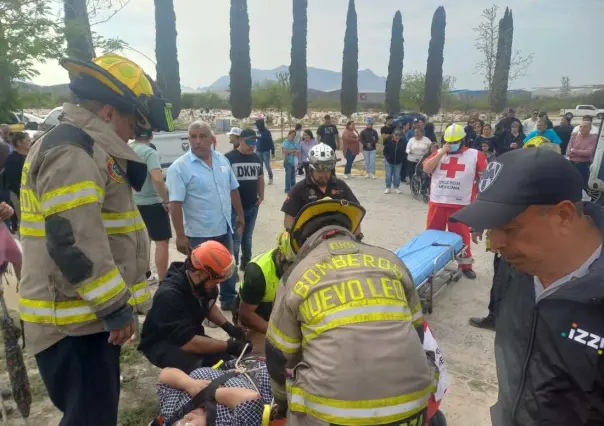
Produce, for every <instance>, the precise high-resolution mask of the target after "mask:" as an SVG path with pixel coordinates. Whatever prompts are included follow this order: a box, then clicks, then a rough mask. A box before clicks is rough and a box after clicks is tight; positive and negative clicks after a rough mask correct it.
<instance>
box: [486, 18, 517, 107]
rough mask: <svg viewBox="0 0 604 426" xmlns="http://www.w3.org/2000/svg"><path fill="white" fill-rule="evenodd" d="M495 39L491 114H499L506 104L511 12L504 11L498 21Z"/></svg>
mask: <svg viewBox="0 0 604 426" xmlns="http://www.w3.org/2000/svg"><path fill="white" fill-rule="evenodd" d="M498 34H499V35H498V39H497V56H496V60H495V71H494V72H493V84H492V87H491V94H490V96H491V99H490V107H491V111H492V112H500V111H502V110H503V108H505V105H506V104H507V94H508V83H509V78H510V66H511V62H512V41H513V39H514V18H513V17H512V11H511V10H509V9H508V8H506V9H505V13H504V15H503V18H501V20H500V21H499V33H498Z"/></svg>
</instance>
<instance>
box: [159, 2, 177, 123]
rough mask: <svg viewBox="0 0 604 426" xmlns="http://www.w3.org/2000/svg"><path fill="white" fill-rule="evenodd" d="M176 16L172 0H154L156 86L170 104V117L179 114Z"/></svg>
mask: <svg viewBox="0 0 604 426" xmlns="http://www.w3.org/2000/svg"><path fill="white" fill-rule="evenodd" d="M176 35H177V33H176V14H175V13H174V2H173V0H155V57H156V59H157V65H156V72H157V78H156V80H157V85H158V86H159V88H160V89H161V91H162V95H163V96H164V97H166V98H167V99H168V100H169V101H170V103H171V104H172V117H173V118H174V119H176V118H178V115H179V114H180V98H181V89H180V69H179V65H178V49H177V46H176Z"/></svg>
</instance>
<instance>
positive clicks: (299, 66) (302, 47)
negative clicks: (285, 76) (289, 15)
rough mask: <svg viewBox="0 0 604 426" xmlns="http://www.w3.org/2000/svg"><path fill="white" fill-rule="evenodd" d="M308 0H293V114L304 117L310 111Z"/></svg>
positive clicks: (291, 72) (290, 68) (291, 70)
mask: <svg viewBox="0 0 604 426" xmlns="http://www.w3.org/2000/svg"><path fill="white" fill-rule="evenodd" d="M307 7H308V0H293V12H294V23H293V28H292V51H291V65H290V66H289V75H290V81H291V89H292V94H291V97H292V115H293V116H294V117H296V118H299V119H302V118H304V116H305V115H306V112H307V111H308V71H307V68H306V34H307V27H308V17H307Z"/></svg>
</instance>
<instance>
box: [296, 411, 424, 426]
mask: <svg viewBox="0 0 604 426" xmlns="http://www.w3.org/2000/svg"><path fill="white" fill-rule="evenodd" d="M427 416H428V410H427V409H425V410H423V411H420V412H419V413H416V414H414V415H413V416H411V417H409V418H406V419H404V420H398V421H396V422H394V423H385V424H382V423H381V424H380V425H381V426H424V425H426V424H427V423H428V417H427ZM355 424H356V423H355ZM372 424H373V423H372ZM287 426H344V425H340V424H338V423H327V422H325V421H323V420H321V419H318V418H316V417H313V416H310V415H307V414H304V413H299V412H296V411H289V412H288V414H287Z"/></svg>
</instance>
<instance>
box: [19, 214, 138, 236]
mask: <svg viewBox="0 0 604 426" xmlns="http://www.w3.org/2000/svg"><path fill="white" fill-rule="evenodd" d="M102 217H103V225H104V226H105V230H106V231H107V235H116V234H127V233H129V232H136V231H139V230H141V229H145V223H144V222H143V218H142V217H141V215H140V213H139V211H138V210H132V211H128V212H124V213H102ZM19 226H20V228H19V232H20V233H21V235H26V236H28V237H45V236H46V231H45V224H44V216H42V215H41V214H36V213H23V214H22V217H21V223H20V225H19Z"/></svg>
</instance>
